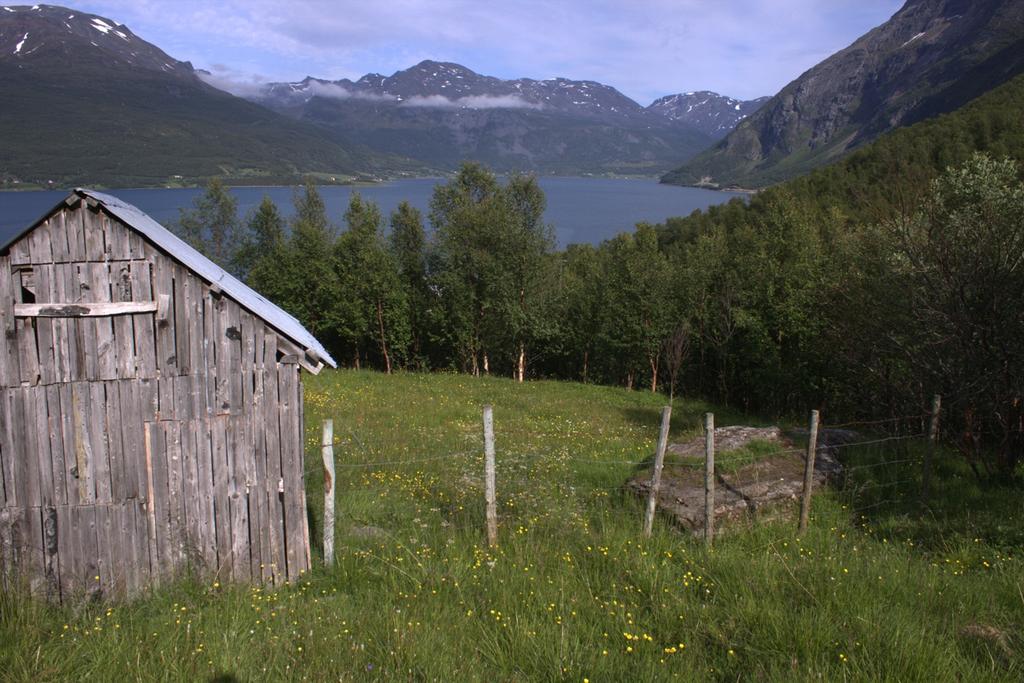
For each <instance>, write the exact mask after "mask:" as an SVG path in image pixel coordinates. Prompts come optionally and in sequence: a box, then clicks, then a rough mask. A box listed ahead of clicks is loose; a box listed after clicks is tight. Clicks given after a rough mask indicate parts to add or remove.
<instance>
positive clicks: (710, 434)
mask: <svg viewBox="0 0 1024 683" xmlns="http://www.w3.org/2000/svg"><path fill="white" fill-rule="evenodd" d="M714 540H715V414H714V413H705V414H704V545H706V546H708V547H709V548H710V547H711V545H712V544H713V543H714Z"/></svg>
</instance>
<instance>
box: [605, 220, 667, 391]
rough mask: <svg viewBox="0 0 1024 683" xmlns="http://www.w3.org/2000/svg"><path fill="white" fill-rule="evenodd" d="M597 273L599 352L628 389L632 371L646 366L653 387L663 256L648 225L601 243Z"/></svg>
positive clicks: (661, 329) (663, 310) (663, 311)
mask: <svg viewBox="0 0 1024 683" xmlns="http://www.w3.org/2000/svg"><path fill="white" fill-rule="evenodd" d="M603 250H604V251H605V252H606V255H605V259H604V271H603V274H602V289H603V294H602V297H601V298H602V312H603V316H602V324H601V328H600V330H601V332H600V337H601V341H602V346H603V347H604V349H605V353H606V354H607V355H608V356H609V360H611V361H612V362H613V364H614V366H615V368H616V369H617V371H618V372H619V373H620V377H621V376H623V375H624V377H625V384H626V386H627V387H629V388H632V387H633V386H634V384H636V382H637V376H638V373H640V372H641V371H642V370H643V369H645V368H646V369H647V370H648V371H649V373H650V374H649V377H650V388H651V390H652V391H657V390H658V373H659V370H660V359H661V349H662V345H663V344H664V341H665V339H666V337H668V335H669V332H670V326H671V318H672V316H671V314H670V302H669V285H670V282H671V270H670V268H669V263H668V259H667V258H666V257H665V255H664V254H663V253H662V252H661V250H659V249H658V238H657V233H656V232H655V230H654V228H653V227H652V226H650V225H645V224H641V225H638V226H637V229H636V232H634V233H633V234H621V235H618V236H617V237H615V238H614V239H612V240H610V241H609V242H607V243H606V244H605V245H604V247H603Z"/></svg>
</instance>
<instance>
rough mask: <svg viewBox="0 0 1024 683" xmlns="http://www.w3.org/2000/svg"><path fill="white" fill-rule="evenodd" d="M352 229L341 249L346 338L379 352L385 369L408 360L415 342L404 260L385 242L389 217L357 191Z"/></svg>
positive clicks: (349, 214)
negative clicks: (402, 271) (385, 221)
mask: <svg viewBox="0 0 1024 683" xmlns="http://www.w3.org/2000/svg"><path fill="white" fill-rule="evenodd" d="M345 223H346V225H347V226H348V230H347V231H345V232H344V233H343V234H342V235H341V237H340V238H339V240H338V243H337V246H336V248H335V258H334V263H335V270H336V273H337V277H338V282H339V283H340V286H341V289H342V291H343V293H344V298H345V301H346V302H348V304H349V305H348V306H346V307H345V320H344V325H343V330H344V336H345V338H346V339H347V341H348V343H349V344H350V345H352V346H353V347H354V348H355V353H356V358H358V357H359V355H360V351H361V349H364V348H369V347H371V346H372V347H375V348H376V349H377V350H379V353H380V359H381V363H382V365H383V367H384V370H385V372H387V373H388V374H390V373H391V371H392V367H393V364H394V363H398V362H402V361H403V360H404V356H405V353H406V350H407V349H408V347H409V343H410V336H411V331H410V325H409V299H408V296H407V293H406V289H405V287H404V283H403V281H402V279H401V277H400V274H399V270H398V263H397V262H396V259H395V257H394V255H393V254H392V253H391V251H390V250H389V249H388V247H387V245H386V244H385V243H384V239H383V236H382V234H381V233H382V226H383V219H382V216H381V212H380V209H379V208H378V207H377V205H376V204H374V203H373V202H367V201H364V200H363V198H362V197H361V196H360V195H359V193H358V192H355V193H353V194H352V198H351V199H350V201H349V206H348V210H347V211H346V212H345Z"/></svg>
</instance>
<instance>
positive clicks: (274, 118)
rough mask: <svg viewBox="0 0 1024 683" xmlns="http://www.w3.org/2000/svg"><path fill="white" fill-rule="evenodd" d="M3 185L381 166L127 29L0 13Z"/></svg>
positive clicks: (41, 9) (41, 14) (41, 8)
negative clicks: (217, 84) (206, 76)
mask: <svg viewBox="0 0 1024 683" xmlns="http://www.w3.org/2000/svg"><path fill="white" fill-rule="evenodd" d="M0 92H2V93H3V108H2V116H0V139H2V140H3V141H4V142H3V148H4V153H3V154H2V155H0V182H3V183H4V184H8V185H11V184H14V183H43V184H46V183H48V181H53V182H54V183H57V184H62V185H68V184H73V183H78V182H88V183H107V184H121V185H126V184H158V183H162V182H167V181H169V180H171V179H172V178H173V177H174V176H181V177H182V179H190V178H197V177H203V176H210V175H227V176H234V177H236V178H246V177H250V178H253V179H254V180H256V179H262V178H285V177H294V176H296V175H297V174H300V173H304V172H310V171H316V172H322V173H324V174H346V173H353V174H354V173H356V172H359V171H368V170H369V171H372V169H374V168H375V167H376V165H378V164H379V163H381V162H380V160H378V159H377V158H375V157H374V155H372V154H370V153H368V152H366V151H365V150H360V149H359V148H357V147H356V146H353V145H346V144H342V143H339V142H338V141H337V140H336V139H334V138H332V137H331V136H330V135H328V134H327V133H325V132H324V131H322V130H320V129H318V128H316V127H313V126H310V125H308V124H303V123H300V122H296V121H294V120H292V119H290V118H287V117H284V116H281V115H280V114H277V113H275V112H272V111H269V110H267V109H266V108H264V107H260V106H258V105H256V104H253V103H251V102H248V101H246V100H243V99H241V98H238V97H234V96H233V95H230V94H228V93H225V92H223V91H220V90H217V89H216V88H213V87H211V86H209V85H207V84H206V83H204V82H203V81H202V80H201V79H200V78H199V77H198V76H197V74H196V72H195V71H194V70H193V68H192V65H191V64H189V63H188V62H181V61H178V60H176V59H174V58H173V57H170V56H169V55H167V54H166V53H165V52H163V51H162V50H160V49H159V48H158V47H156V46H154V45H152V44H150V43H148V42H146V41H145V40H142V39H141V38H139V37H138V36H136V35H135V34H133V33H132V31H131V30H130V29H129V28H127V27H126V26H122V25H120V24H118V23H117V22H115V21H113V20H111V19H107V18H104V17H100V16H96V15H92V14H87V13H83V12H79V11H77V10H74V9H68V8H64V7H55V6H48V5H34V6H31V7H29V6H6V7H2V8H0Z"/></svg>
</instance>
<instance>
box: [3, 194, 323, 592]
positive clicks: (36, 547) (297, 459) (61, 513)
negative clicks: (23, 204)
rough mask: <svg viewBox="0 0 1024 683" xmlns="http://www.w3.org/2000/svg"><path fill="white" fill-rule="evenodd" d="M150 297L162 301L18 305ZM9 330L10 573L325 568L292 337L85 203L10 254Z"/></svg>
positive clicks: (107, 579) (6, 519)
mask: <svg viewBox="0 0 1024 683" xmlns="http://www.w3.org/2000/svg"><path fill="white" fill-rule="evenodd" d="M149 301H154V302H157V306H156V311H155V312H146V313H132V314H126V315H99V316H92V317H37V316H33V315H27V314H24V313H23V314H22V315H20V316H16V315H15V311H14V306H15V304H46V303H78V304H96V303H108V302H116V303H121V302H149ZM29 308H31V307H29ZM25 310H28V309H25ZM0 328H2V330H0V331H2V334H0V563H2V569H3V571H2V572H0V573H2V574H3V576H4V577H5V579H6V580H25V581H27V582H28V584H29V587H30V588H31V589H32V590H33V591H34V592H37V593H40V594H46V595H48V596H50V597H52V598H56V599H61V600H68V599H75V598H77V597H80V596H94V595H97V594H101V595H105V594H112V595H121V594H126V593H127V594H134V593H137V592H138V591H139V590H141V589H143V588H144V587H146V586H147V585H150V584H154V583H159V582H161V581H166V580H168V579H170V578H171V577H173V576H175V575H177V574H180V573H181V571H182V570H184V569H185V568H186V567H187V568H191V569H192V570H196V571H199V572H201V573H205V574H207V575H209V576H213V577H218V578H220V579H221V580H237V581H257V582H261V581H262V582H273V583H280V582H282V581H286V580H293V579H295V578H296V577H297V576H298V575H299V574H300V573H302V572H304V571H305V570H307V569H308V568H309V566H310V558H309V541H308V537H309V532H308V528H307V522H306V505H305V489H304V485H303V471H304V465H303V459H304V448H303V439H302V430H303V422H302V417H303V416H302V386H301V382H300V378H299V367H300V366H299V360H300V359H301V354H302V351H301V350H300V349H298V348H297V347H295V345H294V344H293V343H292V342H290V341H289V340H287V339H285V338H283V337H281V336H280V335H279V334H278V333H277V332H276V331H275V330H274V329H272V328H270V327H268V326H267V325H266V324H265V323H264V322H263V321H262V320H261V319H260V318H258V317H256V316H254V315H252V314H251V313H249V312H248V311H246V310H244V309H243V308H241V307H240V306H239V305H238V304H237V303H236V302H234V301H233V300H231V299H230V298H228V297H226V296H223V295H221V294H220V290H219V288H211V287H210V286H209V285H208V284H207V283H205V282H203V281H202V280H201V279H200V278H198V277H197V276H196V275H194V274H193V273H192V272H191V271H189V270H188V269H186V268H184V267H183V266H181V265H180V264H178V263H177V262H176V261H174V260H173V259H171V258H170V257H168V255H166V254H164V253H163V252H161V251H160V250H159V249H157V248H156V247H154V246H153V245H152V244H151V243H149V242H148V241H147V240H145V239H143V238H142V237H140V235H139V234H138V233H136V232H134V231H132V230H130V229H128V228H126V227H125V226H124V225H122V224H121V223H120V222H119V221H118V220H117V219H111V218H110V217H109V216H107V215H106V214H104V213H102V212H96V211H94V210H91V209H89V208H87V207H86V206H85V204H84V203H79V204H78V205H77V206H75V207H69V208H67V209H65V210H63V211H61V212H58V213H56V214H55V215H53V216H52V217H51V218H50V219H49V220H47V221H46V222H44V223H43V224H41V225H40V226H39V227H38V228H37V229H36V230H34V231H32V232H31V233H29V235H27V236H26V237H24V238H22V239H21V240H19V241H18V242H16V243H15V244H14V245H12V247H11V249H10V250H9V253H8V254H6V255H0Z"/></svg>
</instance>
